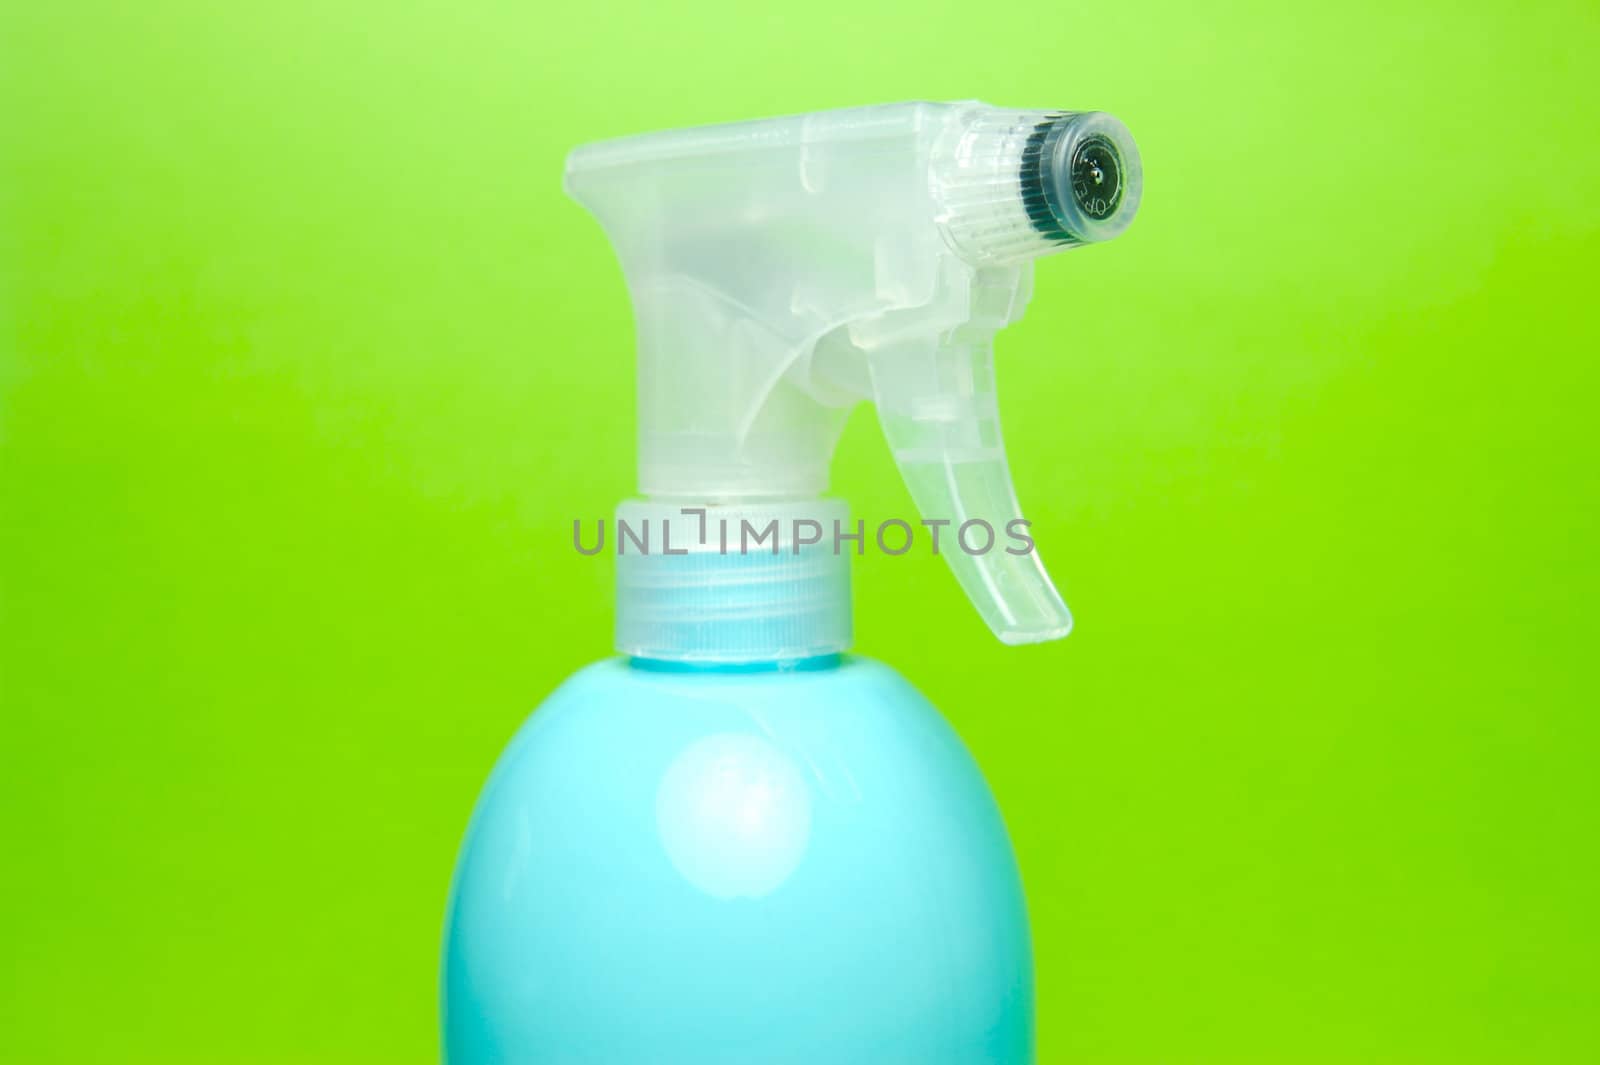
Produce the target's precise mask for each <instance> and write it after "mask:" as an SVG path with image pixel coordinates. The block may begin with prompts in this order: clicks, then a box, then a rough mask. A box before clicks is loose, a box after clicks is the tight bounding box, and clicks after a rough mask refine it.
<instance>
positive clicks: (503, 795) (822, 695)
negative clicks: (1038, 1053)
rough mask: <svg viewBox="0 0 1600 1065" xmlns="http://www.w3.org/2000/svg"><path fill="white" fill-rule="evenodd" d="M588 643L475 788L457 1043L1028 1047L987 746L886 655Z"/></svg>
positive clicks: (446, 1006)
mask: <svg viewBox="0 0 1600 1065" xmlns="http://www.w3.org/2000/svg"><path fill="white" fill-rule="evenodd" d="M811 665H812V666H814V667H816V668H803V669H796V670H784V671H778V670H775V669H759V668H757V669H753V670H752V669H741V670H739V671H718V672H704V671H692V670H682V669H678V670H672V669H666V668H649V667H648V666H645V665H639V664H630V663H629V662H628V661H626V660H621V659H618V660H611V661H606V662H601V663H598V664H596V665H593V666H591V667H589V668H587V669H585V670H583V671H581V672H580V673H578V674H576V675H575V676H573V677H572V678H571V679H570V680H568V681H567V682H566V683H565V684H564V685H562V687H561V688H559V689H558V690H557V691H556V692H555V693H553V694H552V695H551V696H550V698H549V699H548V700H546V702H545V703H544V705H543V706H542V707H541V708H540V709H539V710H538V712H537V713H535V714H534V715H533V716H532V717H531V718H530V719H529V720H528V722H527V723H526V724H525V725H524V726H523V728H522V729H521V731H520V732H519V733H518V734H517V736H516V738H515V739H514V740H513V741H512V743H511V745H510V747H509V748H508V749H507V751H506V753H505V754H504V756H503V757H502V759H501V761H500V764H499V765H498V766H497V767H496V769H495V771H494V773H493V774H492V775H491V777H490V780H489V782H488V784H487V785H486V786H485V789H484V792H483V794H482V796H481V797H480V799H479V803H478V807H477V810H476V812H475V813H474V815H473V819H472V823H471V825H470V827H469V828H468V831H467V835H466V838H465V840H464V842H463V844H462V849H461V855H460V859H459V862H458V864H457V868H456V877H455V882H454V885H453V888H452V891H451V899H450V905H449V912H448V916H447V923H446V931H445V949H444V962H443V974H442V975H443V1012H444V1044H445V1045H444V1050H445V1057H446V1060H447V1061H448V1062H449V1063H450V1065H488V1063H491V1062H493V1063H507V1065H513V1063H515V1065H520V1063H533V1062H540V1063H544V1062H551V1063H554V1062H562V1063H566V1062H572V1063H579V1062H585V1063H587V1062H594V1063H603V1065H623V1063H633V1062H639V1063H645V1062H649V1063H661V1065H677V1063H680V1062H681V1063H685V1065H688V1063H696V1065H715V1063H722V1062H727V1063H735V1062H737V1063H740V1065H748V1063H756V1062H759V1063H763V1065H781V1063H790V1062H793V1063H797V1065H798V1063H805V1065H824V1063H826V1065H839V1063H856V1062H860V1063H863V1065H865V1063H868V1062H871V1063H874V1065H885V1063H901V1062H904V1063H908V1065H910V1063H915V1065H945V1063H950V1065H955V1063H960V1065H972V1063H976V1062H989V1063H1003V1065H1020V1063H1025V1062H1030V1061H1032V1058H1033V975H1032V956H1031V949H1030V944H1029V937H1028V926H1027V916H1026V911H1025V908H1024V904H1023V896H1022V885H1021V880H1020V878H1019V876H1018V872H1017V866H1016V861H1015V857H1014V855H1013V853H1012V850H1011V845H1010V842H1009V840H1008V838H1007V836H1006V832H1005V826H1004V824H1003V822H1002V821H1001V818H1000V813H999V810H998V808H997V807H996V805H995V802H994V800H993V798H992V796H991V795H990V793H989V790H988V787H987V786H986V784H985V783H984V780H983V777H982V775H981V774H980V772H979V770H978V768H977V765H976V764H975V763H974V762H973V760H972V758H971V756H970V755H969V754H968V752H967V751H966V749H965V747H964V746H963V745H962V743H961V741H960V739H959V738H958V737H957V736H956V735H955V733H954V732H953V731H952V730H951V729H950V727H949V726H948V725H947V724H946V723H945V721H944V719H943V718H942V717H941V716H940V715H939V714H938V712H937V711H936V710H934V709H933V707H932V706H930V705H929V704H928V702H927V701H926V700H925V699H924V698H923V697H922V696H921V695H920V694H918V693H917V691H916V690H915V689H914V688H912V687H911V686H910V685H909V684H908V683H907V682H906V681H905V680H904V679H902V678H901V677H900V676H899V675H898V674H896V673H895V672H894V671H893V670H891V669H889V668H888V667H886V666H883V665H881V664H879V663H876V662H872V661H870V660H867V659H863V658H857V657H845V658H831V659H826V660H819V661H817V662H813V663H811Z"/></svg>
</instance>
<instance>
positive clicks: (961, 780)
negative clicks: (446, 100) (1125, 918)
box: [442, 103, 1142, 1065]
mask: <svg viewBox="0 0 1600 1065" xmlns="http://www.w3.org/2000/svg"><path fill="white" fill-rule="evenodd" d="M1141 184H1142V180H1141V170H1140V163H1139V155H1138V152H1137V149H1136V148H1135V147H1134V144H1133V141H1132V138H1131V137H1130V136H1129V134H1128V132H1127V130H1126V129H1125V128H1124V127H1123V125H1122V124H1121V123H1120V122H1118V121H1117V120H1116V119H1114V118H1112V117H1110V116H1109V115H1106V114H1103V113H1099V112H1076V113H1074V112H1059V111H1015V110H1003V109H999V108H994V107H989V106H987V105H984V104H979V103H954V104H936V103H907V104H895V105H887V106H880V107H866V108H859V109H852V110H845V111H835V112H825V113H818V114H811V115H801V116H795V117H789V118H779V119H771V120H766V121H757V122H747V123H737V124H732V125H725V126H716V127H709V128H703V129H695V130H681V131H673V132H665V133H656V134H647V135H643V136H637V137H630V138H625V139H621V140H617V141H610V142H604V143H599V144H593V145H588V146H585V147H582V148H579V149H577V150H575V151H574V152H573V153H572V154H571V156H570V157H569V158H568V161H567V169H566V187H567V191H568V192H569V193H570V194H571V195H572V196H573V197H574V198H575V199H577V200H578V201H579V202H580V203H582V204H583V205H584V206H585V207H587V208H588V209H589V210H590V211H591V212H592V213H593V214H594V215H595V216H596V217H597V218H598V219H599V221H600V223H601V225H602V226H603V227H604V229H605V232H606V234H607V235H608V236H609V237H610V239H611V242H612V245H613V246H614V248H615V250H616V253H617V256H618V258H619V260H620V261H621V264H622V269H623V273H624V275H625V277H626V280H627V284H628V289H629V292H630V295H631V297H632V301H633V309H634V316H635V322H636V326H637V333H638V385H639V392H638V420H639V437H638V448H639V450H638V460H639V461H638V469H639V492H640V496H641V498H640V499H637V500H633V501H629V502H625V503H623V504H621V506H620V507H619V509H618V512H617V521H616V522H615V523H614V531H615V533H616V536H615V549H616V550H617V552H618V553H617V556H616V566H617V571H616V575H617V604H616V605H617V614H616V643H615V645H616V647H617V650H618V651H619V652H620V654H621V657H619V658H616V659H611V660H608V661H604V662H600V663H597V664H595V665H592V666H589V667H588V668H586V669H584V670H582V671H580V672H578V673H577V674H575V675H574V676H573V677H571V678H570V679H569V680H568V681H566V682H565V683H564V684H563V685H562V686H561V687H560V688H559V689H557V690H556V691H555V692H554V693H553V694H552V695H551V696H550V697H549V698H548V699H547V700H546V701H545V702H544V704H543V705H542V706H541V707H540V708H539V709H538V710H537V711H536V712H535V713H534V714H533V715H532V717H531V718H530V719H529V720H528V722H527V723H526V724H525V725H524V726H523V727H522V729H521V730H520V732H519V733H518V734H517V736H516V737H515V738H514V739H513V741H512V742H511V745H510V746H509V748H508V749H507V751H506V752H505V754H504V755H503V756H502V758H501V760H500V762H499V764H498V765H497V766H496V768H495V770H494V772H493V773H492V774H491V776H490V779H489V781H488V783H487V785H486V786H485V788H484V791H483V794H482V795H481V797H480V799H479V802H478V806H477V809H476V811H475V813H474V814H473V817H472V821H471V823H470V825H469V827H468V830H467V833H466V837H465V840H464V842H463V844H462V848H461V854H460V859H459V861H458V864H457V868H456V875H455V880H454V884H453V886H452V891H451V898H450V903H449V907H448V914H447V919H446V932H445V947H444V958H443V972H442V983H443V989H442V999H443V1003H442V1007H443V1039H444V1051H445V1057H446V1059H447V1060H448V1061H449V1062H451V1063H453V1065H483V1063H489V1062H497V1063H522V1062H596V1063H603V1065H618V1063H624V1062H628V1063H632V1062H652V1063H669V1065H676V1063H680V1062H681V1063H697V1065H705V1063H721V1062H728V1063H734V1062H737V1063H754V1062H759V1063H763V1065H774V1063H788V1062H794V1063H806V1065H815V1063H823V1062H827V1063H853V1062H862V1063H866V1062H872V1063H874V1065H882V1063H900V1062H905V1063H916V1065H942V1063H947V1062H948V1063H952V1065H953V1063H961V1065H969V1063H973V1062H996V1063H1006V1065H1011V1063H1022V1062H1029V1061H1032V1060H1033V1043H1034V1021H1033V966H1032V953H1031V947H1030V942H1029V935H1028V924H1027V915H1026V910H1025V907H1024V902H1023V893H1022V884H1021V880H1020V877H1019V875H1018V871H1017V865H1016V860H1015V857H1014V855H1013V853H1012V849H1011V845H1010V842H1009V840H1008V839H1007V836H1006V831H1005V826H1004V823H1003V821H1002V820H1001V817H1000V812H999V810H998V808H997V806H996V804H995V802H994V799H993V797H992V796H991V794H990V792H989V789H988V787H987V786H986V784H985V783H984V780H983V777H982V775H981V774H980V772H979V771H978V768H977V766H976V765H975V763H974V762H973V760H972V758H971V756H970V755H969V754H968V753H967V751H966V749H965V748H964V747H963V746H962V744H961V741H960V740H959V739H958V738H957V736H956V735H955V733H954V732H953V731H952V730H951V729H950V728H949V727H948V725H946V723H945V722H944V719H943V718H942V717H941V716H940V715H939V713H938V712H937V711H936V710H935V709H934V708H933V707H932V706H931V705H930V704H929V703H928V702H927V700H925V699H924V698H923V697H922V696H921V695H920V694H918V692H917V691H916V690H915V689H914V688H913V687H912V686H911V685H910V684H908V683H907V682H906V681H905V680H904V679H902V678H901V677H900V675H899V674H897V673H896V672H894V671H893V670H892V669H890V668H889V667H887V666H885V665H882V664H879V663H876V662H873V661H870V660H867V659H864V658H860V657H855V656H848V655H846V654H845V653H844V652H845V651H846V649H847V648H848V646H849V644H850V636H851V611H850V585H849V580H850V577H849V556H850V553H851V552H852V551H853V550H858V549H859V547H858V544H857V543H856V542H855V541H854V538H855V537H858V536H863V535H865V536H869V537H870V536H872V535H873V533H872V532H870V531H867V530H866V529H864V528H863V526H862V524H860V523H856V522H852V521H851V520H850V516H849V512H848V510H847V508H846V506H845V505H844V504H843V503H842V502H840V501H837V500H832V499H826V498H824V497H823V493H824V492H825V491H826V489H827V475H828V466H829V461H830V459H831V457H832V454H833V450H834V446H835V444H836V442H837V440H838V437H839V434H840V432H841V431H842V429H843V426H844V422H845V418H846V416H847V415H848V413H849V411H850V409H851V408H852V407H853V406H855V405H856V404H858V403H860V402H862V401H863V400H866V401H870V402H872V403H873V404H874V405H875V407H876V408H877V413H878V417H879V419H880V421H881V423H882V426H883V430H884V435H885V437H886V438H887V441H888V444H889V447H890V449H891V450H892V451H893V454H894V458H895V461H896V463H897V464H898V466H899V468H900V470H901V472H902V474H903V475H904V477H905V480H906V484H907V486H908V487H909V489H910V492H911V496H912V499H913V500H914V502H915V504H916V506H917V507H918V508H919V510H920V511H921V512H922V517H923V519H925V521H926V522H929V523H931V524H929V525H928V526H927V527H928V528H929V529H930V530H940V529H942V530H944V531H945V534H946V535H947V536H951V535H965V539H964V540H963V542H962V545H961V548H960V549H951V548H947V549H945V550H942V551H941V552H940V553H941V554H942V555H943V556H944V557H945V558H946V559H948V560H949V562H950V565H951V567H952V569H953V570H954V572H955V576H956V579H957V580H958V581H959V582H960V585H961V587H962V588H963V589H964V590H965V591H966V593H967V595H968V596H969V597H970V599H971V600H972V602H973V604H974V605H975V606H976V607H977V609H978V611H979V613H980V614H981V615H982V616H983V618H984V620H985V621H986V622H987V623H988V625H989V627H990V628H991V629H992V630H993V631H994V633H995V634H996V635H997V636H998V637H999V638H1000V639H1001V640H1003V641H1005V642H1007V643H1029V642H1036V641H1042V640H1052V639H1057V638H1059V637H1062V636H1065V635H1066V634H1067V632H1068V631H1069V629H1070V628H1071V624H1072V622H1071V615H1070V614H1069V613H1068V611H1067V608H1066V606H1065V605H1064V604H1063V603H1062V601H1061V597H1060V596H1059V595H1058V594H1057V593H1056V590H1055V588H1054V586H1053V585H1052V583H1051V581H1050V578H1049V576H1048V575H1047V573H1046V572H1045V569H1044V567H1043V566H1042V564H1041V563H1040V561H1039V556H1038V553H1037V551H1036V550H1033V549H1032V539H1031V536H1029V535H1028V534H1027V533H1026V529H1027V523H1026V521H1025V520H1024V518H1023V515H1022V513H1021V511H1020V509H1019V507H1018V504H1017V499H1016V495H1015V493H1014V491H1013V489H1012V485H1011V476H1010V472H1009V470H1008V467H1007V464H1006V458H1005V451H1004V448H1003V446H1002V443H1001V436H1000V424H999V415H998V408H997V404H996V396H995V388H994V374H993V368H992V362H991V354H992V343H993V339H994V335H995V334H996V332H998V331H999V330H1000V329H1001V328H1003V327H1004V326H1006V325H1008V324H1009V323H1011V322H1013V321H1015V320H1017V318H1018V317H1019V316H1020V315H1021V313H1022V310H1023V308H1024V306H1025V304H1026V303H1027V300H1028V297H1029V294H1030V290H1031V282H1032V270H1033V265H1032V264H1033V260H1034V259H1036V258H1038V257H1040V256H1042V255H1046V254H1049V253H1051V252H1054V251H1059V250H1062V249H1065V248H1070V247H1074V246H1077V245H1081V244H1090V243H1096V242H1099V241H1104V240H1108V239H1110V238H1112V237H1114V236H1116V235H1118V234H1119V233H1121V232H1122V231H1123V230H1124V229H1126V228H1127V226H1128V224H1129V223H1130V222H1131V221H1132V219H1133V216H1134V213H1135V212H1136V211H1137V209H1138V204H1139V197H1140V190H1141ZM985 529H987V534H985V532H984V530H985ZM985 540H987V541H988V548H987V549H985V550H970V549H969V548H974V547H976V546H978V545H981V544H983V543H984V542H985Z"/></svg>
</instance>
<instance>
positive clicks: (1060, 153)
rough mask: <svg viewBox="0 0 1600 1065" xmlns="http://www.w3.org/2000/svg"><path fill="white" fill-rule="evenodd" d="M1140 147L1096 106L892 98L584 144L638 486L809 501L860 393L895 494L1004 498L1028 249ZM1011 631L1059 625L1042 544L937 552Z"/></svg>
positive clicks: (1009, 638) (1122, 208) (1083, 240)
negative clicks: (1015, 341) (998, 358)
mask: <svg viewBox="0 0 1600 1065" xmlns="http://www.w3.org/2000/svg"><path fill="white" fill-rule="evenodd" d="M1141 184H1142V179H1141V171H1140V164H1139V154H1138V150H1137V149H1136V148H1135V147H1134V143H1133V139H1132V138H1131V137H1130V136H1129V134H1128V131H1127V130H1126V129H1125V128H1124V127H1123V125H1122V124H1121V123H1120V122H1118V121H1117V120H1116V119H1114V118H1112V117H1110V116H1109V115H1105V114H1102V113H1099V112H1080V113H1063V112H1052V111H1011V110H1002V109H998V108H993V107H989V106H987V105H984V104H979V103H954V104H937V103H906V104H894V105H888V106H881V107H866V108H859V109H854V110H846V111H834V112H825V113H819V114H811V115H799V116H794V117H789V118H778V119H770V120H765V121H758V122H747V123H738V124H733V125H726V126H716V127H710V128H704V129H693V130H682V131H674V132H666V133H654V134H646V135H642V136H636V137H629V138H626V139H623V140H617V141H609V142H604V143H600V144H592V145H587V146H585V147H582V148H579V149H577V150H576V151H574V152H573V153H572V155H571V156H570V157H569V159H568V161H567V172H566V187H567V190H568V192H569V193H570V194H571V195H572V196H573V197H574V198H576V199H577V200H578V201H579V202H581V203H582V204H584V206H586V207H587V208H588V209H589V210H590V211H592V212H593V213H594V215H595V216H596V217H597V218H598V219H599V220H600V222H601V224H602V225H603V226H604V228H605V230H606V233H607V234H608V235H609V237H610V239H611V241H612V244H613V245H614V247H615V249H616V252H617V255H618V258H619V259H620V260H621V263H622V268H623V272H624V274H625V276H626V278H627V283H628V288H629V291H630V293H631V295H632V299H633V305H634V311H635V317H636V324H637V330H638V346H639V356H638V379H639V402H638V417H639V487H640V490H641V492H642V493H643V494H644V495H645V496H646V497H647V498H648V499H650V500H651V501H652V502H655V503H671V504H674V505H684V506H694V505H698V504H707V503H709V504H731V505H736V506H739V507H742V508H745V509H748V508H751V507H760V506H764V505H767V504H778V505H787V504H790V503H793V502H795V501H804V500H812V499H815V498H816V497H818V496H820V495H821V494H822V493H823V492H824V491H825V490H826V488H827V483H828V466H829V462H830V460H831V458H832V455H833V451H834V446H835V444H836V442H837V440H838V438H839V434H840V432H841V430H842V429H843V427H844V423H845V418H846V416H847V414H848V412H849V410H850V408H851V407H853V406H854V405H855V404H857V403H858V402H860V401H862V400H864V399H865V400H871V401H872V402H873V404H874V405H875V406H876V407H877V410H878V417H879V419H880V421H881V422H882V425H883V430H884V435H885V436H886V437H887V439H888V442H889V446H890V448H891V449H892V450H893V452H894V457H895V461H896V463H898V465H899V467H900V471H901V473H902V474H903V475H904V477H905V481H906V484H907V486H908V487H909V489H910V492H911V496H912V498H913V500H914V501H915V502H916V505H917V507H918V508H919V509H920V510H921V512H922V514H923V516H924V517H926V518H936V519H948V520H949V522H950V528H951V529H952V531H953V530H955V529H957V528H959V527H960V526H962V525H963V524H964V523H966V522H969V521H974V520H981V521H983V522H986V523H988V525H989V526H990V528H992V529H995V530H1000V531H1001V532H1002V533H1003V532H1004V530H1006V529H1007V528H1008V527H1011V524H1012V523H1013V522H1017V521H1019V520H1020V519H1021V518H1022V514H1021V511H1020V510H1019V508H1018V505H1017V499H1016V494H1015V492H1014V491H1013V489H1012V484H1011V473H1010V470H1009V468H1008V467H1007V464H1006V456H1005V449H1004V446H1003V444H1002V441H1001V435H1000V420H999V411H998V408H997V405H996V398H995V387H994V370H993V365H992V345H993V340H994V335H995V333H996V332H998V331H999V330H1000V329H1002V328H1003V327H1005V326H1006V325H1008V324H1010V323H1011V322H1014V321H1016V320H1017V319H1018V318H1019V317H1020V316H1021V314H1022V311H1023V308H1024V306H1025V305H1026V303H1027V300H1028V297H1029V295H1030V291H1031V287H1032V269H1033V267H1032V261H1033V260H1034V259H1035V258H1037V257H1039V256H1041V255H1046V254H1049V253H1051V252H1054V251H1058V250H1061V249H1063V248H1067V247H1072V246H1075V245H1079V244H1088V243H1095V242H1098V241H1103V240H1109V239H1110V238H1112V237H1115V236H1117V235H1118V234H1119V233H1121V232H1122V231H1123V230H1124V229H1126V228H1127V226H1128V224H1129V223H1130V222H1131V221H1132V219H1133V216H1134V214H1135V212H1136V211H1137V210H1138V206H1139V196H1140V189H1141ZM942 553H943V554H944V555H945V557H946V558H947V559H949V561H950V565H951V567H952V569H953V570H954V571H955V574H956V578H957V580H959V581H960V583H961V586H962V588H963V589H964V590H965V591H966V593H967V595H968V596H969V597H970V598H971V599H972V602H973V603H974V605H976V606H977V608H978V610H979V611H980V612H981V613H982V615H983V618H984V620H985V621H986V622H987V623H988V625H989V626H990V628H992V629H993V630H994V632H995V633H996V634H997V635H998V636H999V637H1000V639H1002V640H1004V641H1005V642H1007V643H1030V642H1034V641H1039V640H1050V639H1055V638H1058V637H1061V636H1065V635H1066V634H1067V632H1068V631H1069V630H1070V628H1071V626H1072V619H1071V615H1070V614H1069V613H1068V611H1067V608H1066V606H1065V604H1063V603H1062V601H1061V597H1060V596H1059V595H1058V594H1057V593H1056V590H1055V587H1054V586H1053V585H1052V583H1051V581H1050V578H1049V576H1048V574H1047V573H1046V572H1045V570H1044V567H1043V566H1042V565H1041V564H1040V562H1039V558H1038V554H1037V552H1028V553H1026V554H1012V553H1009V552H1007V551H1005V550H998V549H997V550H992V551H986V552H982V553H975V554H969V553H967V552H965V551H960V550H947V551H944V552H942Z"/></svg>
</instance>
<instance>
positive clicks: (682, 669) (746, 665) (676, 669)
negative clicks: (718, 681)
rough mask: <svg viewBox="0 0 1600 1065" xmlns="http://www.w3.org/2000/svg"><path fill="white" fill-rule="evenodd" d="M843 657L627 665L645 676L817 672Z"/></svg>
mask: <svg viewBox="0 0 1600 1065" xmlns="http://www.w3.org/2000/svg"><path fill="white" fill-rule="evenodd" d="M843 661H844V656H843V655H837V654H833V655H816V656H814V657H812V658H801V659H798V660H796V661H783V660H778V661H773V662H681V661H671V660H664V659H659V658H637V657H635V658H630V659H628V665H630V666H632V667H633V668H634V669H642V670H644V671H646V672H647V673H719V674H720V673H733V674H741V675H742V674H747V673H818V672H821V671H823V670H829V669H838V668H839V665H840V664H841V663H842V662H843Z"/></svg>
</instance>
